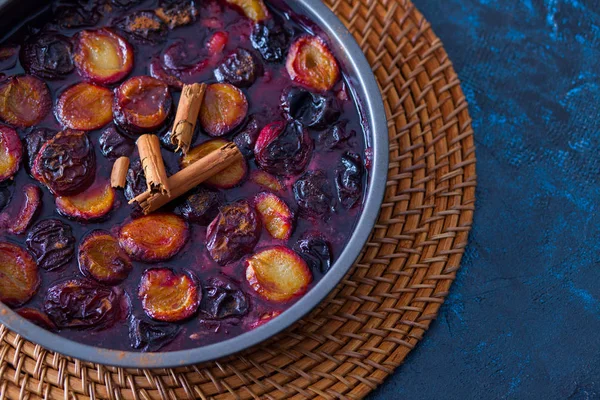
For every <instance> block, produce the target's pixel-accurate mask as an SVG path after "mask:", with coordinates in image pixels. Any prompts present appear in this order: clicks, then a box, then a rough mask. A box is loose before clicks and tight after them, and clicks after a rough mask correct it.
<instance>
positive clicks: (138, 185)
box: [125, 158, 148, 201]
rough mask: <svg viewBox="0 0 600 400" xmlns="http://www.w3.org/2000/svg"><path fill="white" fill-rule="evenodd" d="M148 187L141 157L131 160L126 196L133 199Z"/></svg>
mask: <svg viewBox="0 0 600 400" xmlns="http://www.w3.org/2000/svg"><path fill="white" fill-rule="evenodd" d="M147 189H148V184H147V183H146V177H145V176H144V169H143V168H142V163H141V161H140V159H139V158H136V159H135V160H133V161H131V164H130V165H129V170H128V171H127V179H126V184H125V197H126V198H127V200H129V201H131V200H133V199H134V198H136V197H137V196H139V195H140V194H142V193H144V192H145V191H146V190H147Z"/></svg>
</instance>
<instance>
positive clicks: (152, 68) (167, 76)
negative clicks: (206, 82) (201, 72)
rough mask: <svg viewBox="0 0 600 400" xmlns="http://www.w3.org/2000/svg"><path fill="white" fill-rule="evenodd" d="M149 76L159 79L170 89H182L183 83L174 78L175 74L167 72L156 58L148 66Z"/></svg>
mask: <svg viewBox="0 0 600 400" xmlns="http://www.w3.org/2000/svg"><path fill="white" fill-rule="evenodd" d="M148 71H149V73H150V76H151V77H153V78H156V79H160V80H161V81H163V82H164V83H166V84H167V85H169V87H170V88H173V89H176V90H181V89H183V81H182V80H181V79H179V77H177V76H176V74H175V73H173V72H171V71H167V70H166V69H165V67H164V66H163V65H162V62H161V61H160V59H159V58H158V57H154V58H153V59H152V61H151V62H150V65H149V66H148Z"/></svg>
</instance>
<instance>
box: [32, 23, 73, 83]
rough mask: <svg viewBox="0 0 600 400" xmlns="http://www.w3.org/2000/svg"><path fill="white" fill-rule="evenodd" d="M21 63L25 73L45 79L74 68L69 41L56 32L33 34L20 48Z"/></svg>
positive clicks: (59, 75) (60, 74)
mask: <svg viewBox="0 0 600 400" xmlns="http://www.w3.org/2000/svg"><path fill="white" fill-rule="evenodd" d="M21 64H22V65H23V68H24V69H25V71H27V73H29V74H32V75H36V76H39V77H41V78H45V79H57V78H61V77H63V76H65V75H68V74H70V73H71V72H72V71H73V69H74V68H75V65H74V64H73V46H72V45H71V41H70V40H69V38H67V37H66V36H63V35H60V34H57V33H42V34H38V35H35V36H33V37H31V38H30V39H29V40H27V42H25V44H24V45H23V47H22V48H21Z"/></svg>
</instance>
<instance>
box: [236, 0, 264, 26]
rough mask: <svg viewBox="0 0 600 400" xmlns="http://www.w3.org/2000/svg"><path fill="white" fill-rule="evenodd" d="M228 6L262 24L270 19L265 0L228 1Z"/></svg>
mask: <svg viewBox="0 0 600 400" xmlns="http://www.w3.org/2000/svg"><path fill="white" fill-rule="evenodd" d="M226 1H227V3H228V4H230V5H232V6H234V7H235V8H238V9H240V10H241V11H242V13H243V14H244V15H245V16H246V17H247V18H250V19H251V20H252V21H254V22H261V21H264V20H266V19H267V18H269V16H270V15H269V10H268V9H267V6H266V5H265V3H264V2H263V0H226Z"/></svg>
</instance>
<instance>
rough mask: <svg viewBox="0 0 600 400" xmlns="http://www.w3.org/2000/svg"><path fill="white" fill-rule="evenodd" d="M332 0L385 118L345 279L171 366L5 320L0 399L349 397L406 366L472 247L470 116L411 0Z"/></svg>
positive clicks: (0, 350)
mask: <svg viewBox="0 0 600 400" xmlns="http://www.w3.org/2000/svg"><path fill="white" fill-rule="evenodd" d="M326 3H327V4H328V5H329V6H330V7H331V8H332V9H333V10H334V12H335V13H336V14H337V15H338V16H339V18H340V19H341V20H342V21H343V22H344V23H345V24H346V26H348V27H350V29H351V31H352V33H353V34H354V36H355V37H356V39H357V40H358V42H359V44H360V45H361V47H362V49H363V51H364V52H365V54H366V55H367V58H368V60H369V62H370V63H371V65H372V67H373V71H374V72H375V75H376V77H377V80H378V82H379V84H380V87H381V90H382V93H383V94H384V99H385V105H386V112H387V114H388V121H389V139H390V166H389V173H388V183H387V191H386V197H385V200H384V204H383V206H382V208H381V215H380V217H379V221H378V223H377V225H376V227H375V229H374V231H373V233H372V236H371V238H370V240H369V242H368V243H367V245H366V246H365V248H364V250H363V253H362V255H361V257H360V258H359V260H358V261H357V262H356V264H355V266H354V268H353V269H352V271H351V272H350V273H349V274H348V275H347V276H346V278H345V279H344V280H343V282H342V283H341V284H340V285H339V286H338V287H337V289H336V290H335V291H334V292H333V293H332V294H331V295H330V296H329V297H328V298H327V300H326V301H324V302H323V303H322V304H321V305H320V306H319V307H318V308H317V309H316V310H314V311H313V312H312V313H311V314H310V315H309V316H308V317H306V318H304V319H303V320H302V321H300V322H299V323H297V324H296V325H294V326H293V327H292V328H290V329H288V330H287V331H285V332H284V333H282V334H280V335H278V336H277V337H275V338H273V339H271V340H270V341H268V343H266V344H263V345H261V346H257V347H255V348H253V349H250V350H248V351H245V352H244V353H242V354H238V355H236V356H232V357H229V358H227V359H224V360H219V361H215V362H211V363H207V364H204V365H198V366H194V367H187V368H179V369H173V370H129V369H122V368H112V367H105V366H100V365H93V364H89V363H86V362H82V361H79V360H74V359H69V358H66V357H63V356H60V355H58V354H56V353H52V352H48V351H46V350H44V349H43V348H41V347H39V346H36V345H34V344H33V343H31V342H28V341H26V340H24V339H23V338H21V337H19V336H18V335H15V334H14V333H13V332H10V331H8V330H7V329H6V328H4V327H0V400H2V399H38V398H48V399H87V398H92V399H186V398H201V399H209V398H214V399H252V398H256V399H259V398H260V399H281V398H292V399H305V398H324V399H333V398H342V399H346V398H348V399H355V398H362V397H364V396H365V395H366V394H367V393H369V392H370V391H371V390H373V389H375V388H376V387H377V385H378V384H380V383H381V382H382V381H383V380H384V379H385V377H386V376H388V375H389V374H391V373H392V372H393V371H394V369H395V368H396V367H398V366H399V365H400V364H401V363H402V361H403V360H404V359H405V357H406V355H407V354H408V353H409V352H410V350H411V349H413V348H414V347H415V345H416V344H417V343H418V342H419V340H420V339H421V338H422V337H423V334H424V333H425V331H426V330H427V328H428V327H429V324H430V323H431V321H432V320H433V319H434V318H435V316H436V314H437V312H438V310H439V308H440V306H441V304H442V302H443V301H444V298H445V297H446V295H447V293H448V290H449V288H450V285H451V284H452V281H453V279H454V277H455V273H456V271H457V269H458V268H459V263H460V259H461V256H462V254H463V251H464V248H465V245H466V244H467V237H468V234H469V230H470V227H471V222H472V218H473V211H474V202H475V186H476V175H475V149H474V144H473V131H472V129H471V120H470V118H469V113H468V110H467V102H466V101H465V98H464V96H463V93H462V91H461V88H460V83H459V81H458V78H457V76H456V74H455V72H454V70H453V68H452V64H451V62H450V60H449V59H448V56H447V55H446V53H445V51H444V49H443V47H442V43H441V42H440V40H439V39H438V38H437V37H436V36H435V34H434V33H433V32H432V31H431V29H430V26H429V24H428V23H427V21H426V20H425V19H424V18H423V16H422V15H421V14H420V13H419V12H418V11H417V10H416V9H415V7H414V5H413V4H412V3H411V2H410V1H409V0H326Z"/></svg>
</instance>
